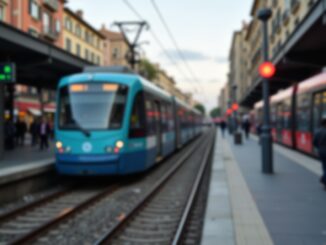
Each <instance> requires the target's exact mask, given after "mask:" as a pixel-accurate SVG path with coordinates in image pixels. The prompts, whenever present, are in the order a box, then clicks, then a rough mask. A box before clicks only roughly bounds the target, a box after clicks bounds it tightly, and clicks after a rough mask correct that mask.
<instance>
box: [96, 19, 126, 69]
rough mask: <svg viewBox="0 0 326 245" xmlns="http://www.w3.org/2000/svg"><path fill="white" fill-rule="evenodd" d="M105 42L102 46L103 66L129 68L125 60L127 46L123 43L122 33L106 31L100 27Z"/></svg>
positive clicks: (103, 27)
mask: <svg viewBox="0 0 326 245" xmlns="http://www.w3.org/2000/svg"><path fill="white" fill-rule="evenodd" d="M100 32H101V33H102V35H103V36H105V40H104V42H103V45H104V62H103V64H104V65H105V66H129V63H128V61H127V59H126V55H127V53H128V45H127V43H126V42H125V40H124V38H123V35H122V33H120V32H113V31H110V30H108V29H107V28H106V27H105V25H102V28H101V30H100Z"/></svg>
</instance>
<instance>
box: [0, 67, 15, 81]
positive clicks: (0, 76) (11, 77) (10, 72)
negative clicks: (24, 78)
mask: <svg viewBox="0 0 326 245" xmlns="http://www.w3.org/2000/svg"><path fill="white" fill-rule="evenodd" d="M14 82H16V65H15V64H14V63H0V84H1V83H14Z"/></svg>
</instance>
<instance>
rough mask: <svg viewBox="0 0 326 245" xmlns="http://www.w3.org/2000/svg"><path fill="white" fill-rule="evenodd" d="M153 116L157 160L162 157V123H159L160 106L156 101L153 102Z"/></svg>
mask: <svg viewBox="0 0 326 245" xmlns="http://www.w3.org/2000/svg"><path fill="white" fill-rule="evenodd" d="M154 112H155V113H154V115H155V128H156V142H157V155H156V156H157V158H158V159H159V158H160V157H161V156H162V123H161V120H162V118H161V115H162V113H161V105H160V103H159V102H158V101H154Z"/></svg>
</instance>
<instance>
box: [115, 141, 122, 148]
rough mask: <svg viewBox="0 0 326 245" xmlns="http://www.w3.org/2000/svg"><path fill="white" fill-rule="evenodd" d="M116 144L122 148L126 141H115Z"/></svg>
mask: <svg viewBox="0 0 326 245" xmlns="http://www.w3.org/2000/svg"><path fill="white" fill-rule="evenodd" d="M115 146H116V147H117V148H119V149H121V148H122V147H123V146H124V143H123V141H122V140H118V141H117V142H116V143H115Z"/></svg>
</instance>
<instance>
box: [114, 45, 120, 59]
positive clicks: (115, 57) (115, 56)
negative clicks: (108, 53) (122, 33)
mask: <svg viewBox="0 0 326 245" xmlns="http://www.w3.org/2000/svg"><path fill="white" fill-rule="evenodd" d="M118 57H119V49H118V48H114V49H113V52H112V58H113V59H117V58H118Z"/></svg>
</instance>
